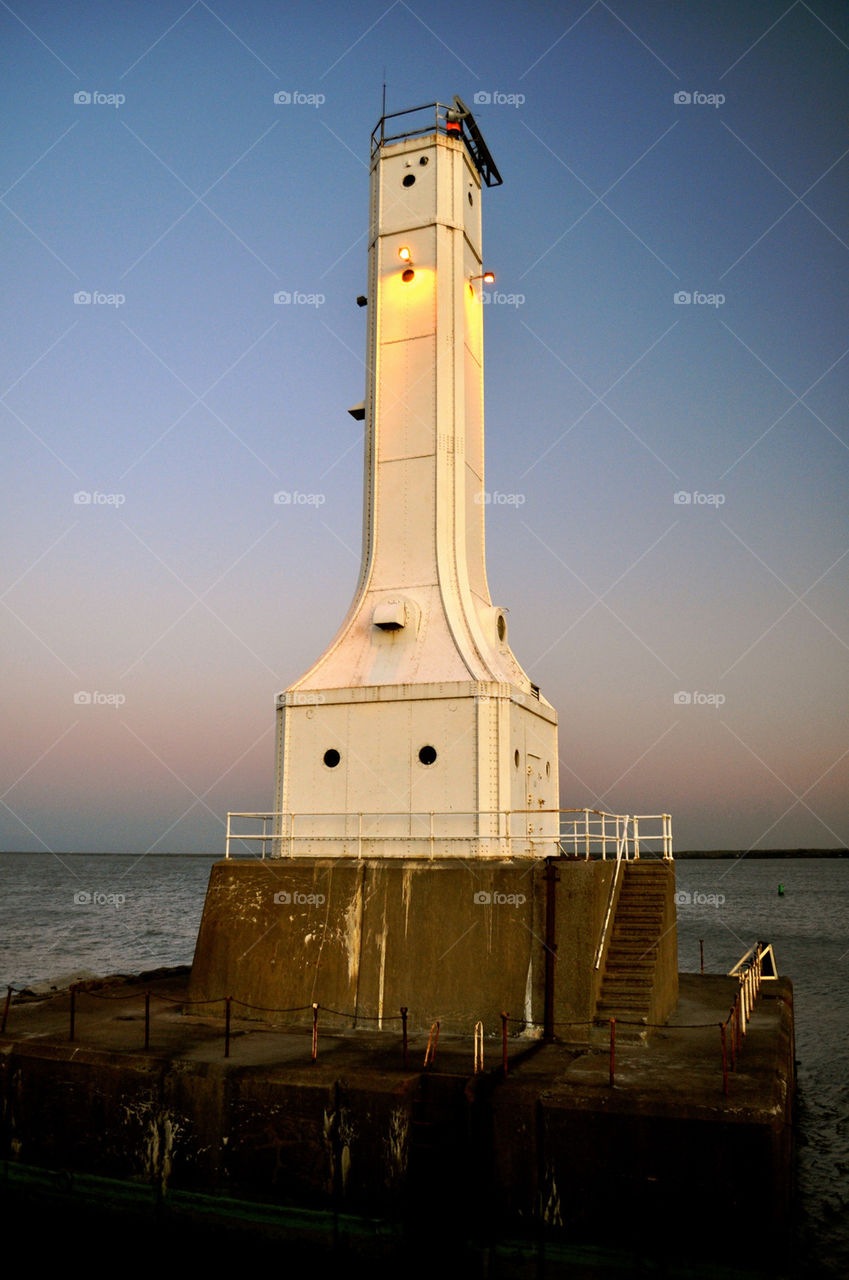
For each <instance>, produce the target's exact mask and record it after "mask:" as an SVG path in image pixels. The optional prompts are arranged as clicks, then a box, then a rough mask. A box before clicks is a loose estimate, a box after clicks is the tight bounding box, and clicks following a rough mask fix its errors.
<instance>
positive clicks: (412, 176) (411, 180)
mask: <svg viewBox="0 0 849 1280" xmlns="http://www.w3.org/2000/svg"><path fill="white" fill-rule="evenodd" d="M415 180H416V175H415V174H414V173H408V174H407V175H406V176H405V178H404V181H403V183H402V185H403V186H405V187H411V186H412V185H413V183H414V182H415Z"/></svg>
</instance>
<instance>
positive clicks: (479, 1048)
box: [475, 1022, 483, 1076]
mask: <svg viewBox="0 0 849 1280" xmlns="http://www.w3.org/2000/svg"><path fill="white" fill-rule="evenodd" d="M482 1071H483V1023H482V1022H476V1023H475V1075H476V1076H477V1075H480V1073H481V1072H482Z"/></svg>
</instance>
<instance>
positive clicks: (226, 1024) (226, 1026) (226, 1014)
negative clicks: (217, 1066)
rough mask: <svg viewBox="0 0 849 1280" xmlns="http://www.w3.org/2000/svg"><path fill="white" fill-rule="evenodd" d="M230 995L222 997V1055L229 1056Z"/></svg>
mask: <svg viewBox="0 0 849 1280" xmlns="http://www.w3.org/2000/svg"><path fill="white" fill-rule="evenodd" d="M232 999H233V997H232V996H225V997H224V1057H225V1058H229V1057H230V1001H231V1000H232Z"/></svg>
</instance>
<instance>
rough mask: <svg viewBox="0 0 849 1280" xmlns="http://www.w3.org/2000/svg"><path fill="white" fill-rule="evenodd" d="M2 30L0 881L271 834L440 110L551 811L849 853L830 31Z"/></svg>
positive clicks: (353, 539)
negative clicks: (554, 760) (371, 342)
mask: <svg viewBox="0 0 849 1280" xmlns="http://www.w3.org/2000/svg"><path fill="white" fill-rule="evenodd" d="M0 31H2V48H3V50H4V62H5V67H4V75H3V84H4V89H3V93H4V97H5V101H4V120H5V121H6V131H5V138H4V147H3V156H2V182H0V187H2V192H3V195H2V203H0V235H2V253H3V258H4V262H5V264H6V271H5V289H4V292H3V302H2V305H3V311H4V321H5V324H4V332H5V334H6V340H5V342H4V344H3V350H2V354H0V366H1V367H0V387H1V388H2V399H0V412H2V430H3V439H4V444H5V449H4V457H5V467H4V472H3V479H2V514H0V520H2V539H3V546H4V550H5V555H4V567H3V582H2V586H0V599H2V603H3V608H2V610H0V628H2V644H3V650H4V653H5V655H6V662H5V664H4V667H5V686H6V687H5V705H6V711H7V714H6V724H7V726H8V729H7V732H6V733H5V734H4V735H3V742H2V755H0V759H2V765H1V766H0V776H1V777H2V784H0V795H2V801H3V806H2V808H0V845H2V847H3V848H7V849H54V850H67V849H85V850H95V851H96V850H111V849H116V850H124V849H126V850H131V851H139V852H144V851H146V850H148V849H154V850H157V851H165V850H171V849H173V850H185V851H195V850H197V851H209V852H216V851H219V850H220V849H221V848H222V836H223V827H222V819H223V815H224V814H226V812H227V810H228V809H234V810H255V809H257V810H262V809H266V808H268V807H270V805H271V803H272V785H273V778H272V774H273V706H274V698H275V694H276V693H277V692H278V691H279V690H280V689H282V688H285V687H286V686H287V685H288V684H289V683H291V682H292V681H293V680H294V679H295V678H296V677H297V676H298V675H300V674H301V672H302V671H303V670H304V669H305V668H306V667H307V666H308V665H309V664H310V663H311V662H312V661H313V660H314V659H315V658H316V657H317V656H318V654H319V653H320V652H321V651H322V650H323V649H324V647H325V645H326V644H327V643H328V642H329V640H330V639H331V638H332V636H333V635H334V633H335V630H336V628H337V626H338V624H339V623H340V621H341V619H342V617H343V616H344V613H345V611H346V609H347V606H348V603H349V601H350V597H351V594H352V592H353V588H354V585H355V581H356V575H357V568H358V563H359V548H360V530H361V520H362V488H361V486H362V441H361V433H360V429H359V425H358V424H356V423H354V422H353V420H352V419H351V418H350V417H349V416H348V415H347V413H346V410H347V407H348V406H349V405H351V404H353V403H355V402H356V401H358V400H359V399H361V398H362V394H363V383H364V366H363V357H364V350H365V312H364V311H362V310H360V309H359V308H357V306H356V305H355V301H354V300H355V297H356V295H357V294H358V293H361V292H363V291H364V290H365V276H366V229H367V215H368V152H369V135H370V133H371V130H372V128H373V127H374V125H375V124H376V123H377V120H378V118H379V116H380V103H381V92H382V84H383V81H384V79H385V80H386V84H387V90H386V92H387V104H388V109H389V110H401V109H403V108H406V107H411V106H415V105H417V104H419V103H425V102H431V101H434V100H436V99H438V100H440V101H443V102H444V101H449V100H450V99H451V97H452V96H453V94H455V93H458V94H460V95H461V96H462V97H463V98H464V99H465V100H466V102H467V103H469V104H470V105H471V106H472V107H473V109H474V110H475V112H476V115H477V119H478V122H479V125H480V127H481V130H482V132H483V134H484V136H485V138H486V140H487V143H488V145H489V147H490V150H491V152H492V154H493V157H494V159H495V162H496V164H497V165H498V167H499V169H500V170H501V173H502V176H503V178H504V185H503V186H502V187H499V188H497V189H492V190H489V191H487V193H486V196H485V202H484V245H485V258H486V264H487V266H488V267H491V268H492V269H494V270H495V271H496V273H497V283H496V286H495V287H494V289H493V290H491V296H490V303H489V305H488V308H487V312H486V316H485V353H486V413H487V418H486V422H487V487H488V489H489V490H490V491H492V492H497V493H499V494H503V495H514V497H515V500H514V501H511V502H501V503H493V504H491V505H490V507H489V508H488V514H487V519H488V524H487V563H488V571H489V578H490V586H491V589H492V593H493V599H494V601H495V603H497V604H500V605H503V606H505V607H507V608H508V609H509V610H510V634H511V642H512V645H513V648H514V651H515V652H516V655H517V657H518V658H519V660H520V661H521V662H522V664H523V666H524V667H525V669H526V670H527V671H528V673H529V674H530V675H531V678H532V679H534V680H535V681H536V682H537V683H538V684H539V685H540V687H541V688H542V689H543V691H544V693H545V694H546V696H547V697H548V698H549V700H550V701H551V702H553V703H554V705H555V706H556V707H557V708H558V710H559V712H560V726H561V727H560V751H561V795H562V801H561V802H562V803H563V805H564V806H567V805H568V806H582V805H585V804H586V805H589V806H591V807H599V808H606V809H608V810H611V811H615V812H631V813H633V812H637V813H647V812H650V813H654V812H658V811H663V810H667V811H670V812H671V813H672V814H673V824H674V826H673V829H674V832H675V841H676V844H677V845H678V846H679V847H680V848H735V849H748V848H750V847H790V848H795V847H800V846H813V847H817V846H822V847H834V846H838V845H845V844H847V843H849V815H847V806H846V796H847V792H849V787H847V773H849V732H847V724H849V718H847V706H846V701H847V699H846V695H847V657H849V625H847V616H846V602H847V598H849V591H847V571H849V529H847V501H846V495H847V477H849V427H848V426H847V412H846V404H847V399H848V397H847V371H849V354H847V352H849V337H847V326H846V301H847V296H849V288H847V285H849V218H848V217H847V211H849V201H847V171H848V170H849V154H848V153H849V124H847V121H849V111H847V97H849V74H847V73H849V10H847V9H846V7H845V6H844V5H842V4H837V3H811V4H806V3H803V2H801V0H799V2H797V3H790V4H787V3H784V2H783V0H781V2H780V3H772V0H758V2H757V3H739V2H734V3H721V2H720V3H699V2H694V3H687V4H680V3H669V4H667V3H662V2H658V3H655V2H653V3H651V4H646V3H628V2H625V0H623V2H621V3H615V4H610V5H609V4H606V3H603V2H602V0H598V2H597V3H589V4H586V3H577V4H570V3H558V4H554V3H551V4H549V3H535V4H529V5H526V6H518V5H515V4H507V3H500V2H499V3H493V4H489V5H486V6H483V7H481V8H480V9H479V10H470V9H468V8H463V7H462V6H461V7H458V6H456V5H449V4H446V3H443V2H442V0H435V2H432V3H431V4H429V5H428V6H427V7H425V8H422V7H419V6H417V5H412V4H407V3H405V2H404V0H396V3H394V4H391V5H385V4H383V3H375V4H371V3H353V4H350V3H349V4H345V5H341V4H338V3H334V2H330V3H322V4H315V5H297V6H296V5H288V4H271V3H261V2H259V0H248V2H247V3H239V4H236V3H232V2H230V3H225V2H221V3H219V2H216V3H211V4H206V3H204V2H203V0H197V2H196V3H193V4H188V5H187V4H185V3H181V2H179V0H178V2H176V3H149V4H123V3H120V2H119V3H114V2H113V3H108V4H105V3H104V4H74V3H68V4H61V5H59V4H55V3H53V4H50V3H27V2H25V0H22V2H21V3H17V4H13V5H7V4H2V6H0ZM281 93H282V94H284V95H286V94H288V95H289V96H290V98H291V101H289V102H275V94H278V95H279V94H281ZM80 95H82V98H83V100H82V101H80V100H79V98H80ZM86 97H87V98H88V100H85V99H86ZM676 98H677V100H676ZM281 292H282V293H287V294H290V295H292V296H293V297H295V296H297V297H298V298H300V299H302V300H301V301H293V302H291V303H289V304H288V305H287V304H282V305H281V304H275V302H274V295H275V293H281ZM79 294H87V295H90V296H91V297H92V299H93V301H91V302H89V303H87V304H86V303H83V302H75V295H79ZM676 295H678V296H679V298H680V297H682V296H683V297H689V301H681V300H679V301H676ZM281 491H285V492H289V493H298V494H302V495H306V496H308V497H310V498H312V500H311V501H308V502H307V501H303V502H293V503H290V504H288V505H280V504H275V503H274V495H275V493H278V492H281ZM79 494H84V495H85V494H88V495H93V496H92V500H91V501H89V502H87V503H85V502H79V501H76V502H75V495H79ZM676 496H677V497H678V499H679V500H678V501H676ZM682 497H683V498H689V501H682V500H681V499H682ZM80 693H83V694H89V695H91V700H90V701H89V702H88V703H84V702H80V701H79V699H78V700H77V701H75V696H77V695H79V694H80ZM95 695H97V696H95ZM681 695H685V696H684V697H682V696H681ZM687 698H689V701H687Z"/></svg>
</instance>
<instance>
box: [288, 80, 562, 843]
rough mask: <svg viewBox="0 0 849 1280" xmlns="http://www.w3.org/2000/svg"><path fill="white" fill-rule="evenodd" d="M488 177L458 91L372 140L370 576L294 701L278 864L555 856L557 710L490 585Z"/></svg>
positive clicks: (365, 561) (488, 163) (366, 413)
mask: <svg viewBox="0 0 849 1280" xmlns="http://www.w3.org/2000/svg"><path fill="white" fill-rule="evenodd" d="M482 179H483V181H484V182H485V183H486V184H487V185H488V186H489V185H497V184H498V183H500V182H501V178H500V176H499V174H498V171H497V169H496V168H495V165H494V164H493V162H492V158H491V157H490V155H489V152H488V150H487V148H486V144H485V143H484V141H483V139H482V138H481V136H480V133H479V131H478V129H477V127H476V125H475V122H474V120H473V118H472V116H471V114H470V113H469V112H468V110H467V108H465V107H464V105H463V103H462V102H461V101H460V100H459V99H456V98H455V100H454V105H453V107H446V106H443V105H441V104H438V103H434V104H432V105H430V106H428V107H422V108H416V109H414V110H412V111H408V112H399V113H397V114H396V115H393V116H384V117H383V119H382V120H381V121H380V123H379V125H378V126H377V128H376V129H375V132H374V134H373V135H372V155H371V200H370V225H369V258H368V279H369V286H368V341H367V362H366V367H367V377H366V383H367V385H366V395H365V402H364V404H363V405H361V406H358V407H357V408H356V409H354V410H352V411H351V412H352V413H353V414H354V416H355V417H361V418H364V421H365V498H364V521H363V551H362V565H361V569H360V578H359V583H358V586H357V590H356V593H355V596H354V600H353V603H352V604H351V607H350V609H349V612H348V615H347V617H346V618H345V620H344V622H343V624H342V626H341V628H340V630H339V633H338V635H337V636H336V638H335V640H333V642H332V643H331V644H330V646H329V647H328V648H327V649H326V650H325V652H324V653H323V654H322V655H321V656H320V657H319V658H318V660H317V661H316V662H315V663H314V665H313V666H312V667H311V668H310V669H309V670H308V671H307V672H306V674H304V675H303V676H301V678H300V679H299V680H297V681H296V682H295V683H294V684H293V685H291V686H290V688H289V689H287V690H286V691H285V693H281V694H280V696H279V698H278V740H277V795H276V805H275V808H276V810H277V815H278V816H277V818H276V834H277V835H278V836H279V840H277V841H276V842H275V851H276V852H278V853H282V854H295V855H298V854H302V855H303V854H311V855H321V856H332V855H333V854H334V853H337V854H346V853H347V854H350V853H357V854H359V855H360V856H364V855H369V856H372V855H393V854H395V855H413V856H415V855H416V854H417V853H420V852H426V851H427V849H428V848H429V850H430V853H431V855H433V853H434V851H436V852H438V855H439V856H440V857H449V856H453V855H457V856H461V857H468V856H469V855H470V854H473V855H477V856H484V857H486V856H489V857H505V856H507V857H510V856H516V855H523V854H536V855H539V856H545V855H552V854H554V853H556V852H557V849H556V842H557V834H558V831H557V810H558V808H559V792H558V770H557V763H558V754H557V715H556V712H555V711H554V709H553V707H552V706H551V705H550V704H549V703H548V702H547V701H546V700H545V699H544V698H543V697H542V695H541V694H540V691H539V689H538V688H537V686H536V685H535V684H534V683H533V682H532V681H531V679H530V678H529V677H528V676H527V675H526V673H525V672H524V671H523V669H522V668H521V666H520V665H519V663H518V662H517V660H516V658H515V657H514V655H513V653H512V651H511V649H510V645H509V642H508V635H507V622H506V618H505V614H504V612H503V610H502V609H501V608H499V607H498V606H497V605H494V604H493V603H492V600H491V598H490V594H489V588H488V586H487V578H486V567H485V554H484V513H485V510H486V501H485V499H486V495H485V488H484V414H483V307H482V298H481V290H482V285H483V265H482V250H481V192H482V185H481V183H482ZM434 842H437V844H438V848H436V850H435V844H434Z"/></svg>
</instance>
